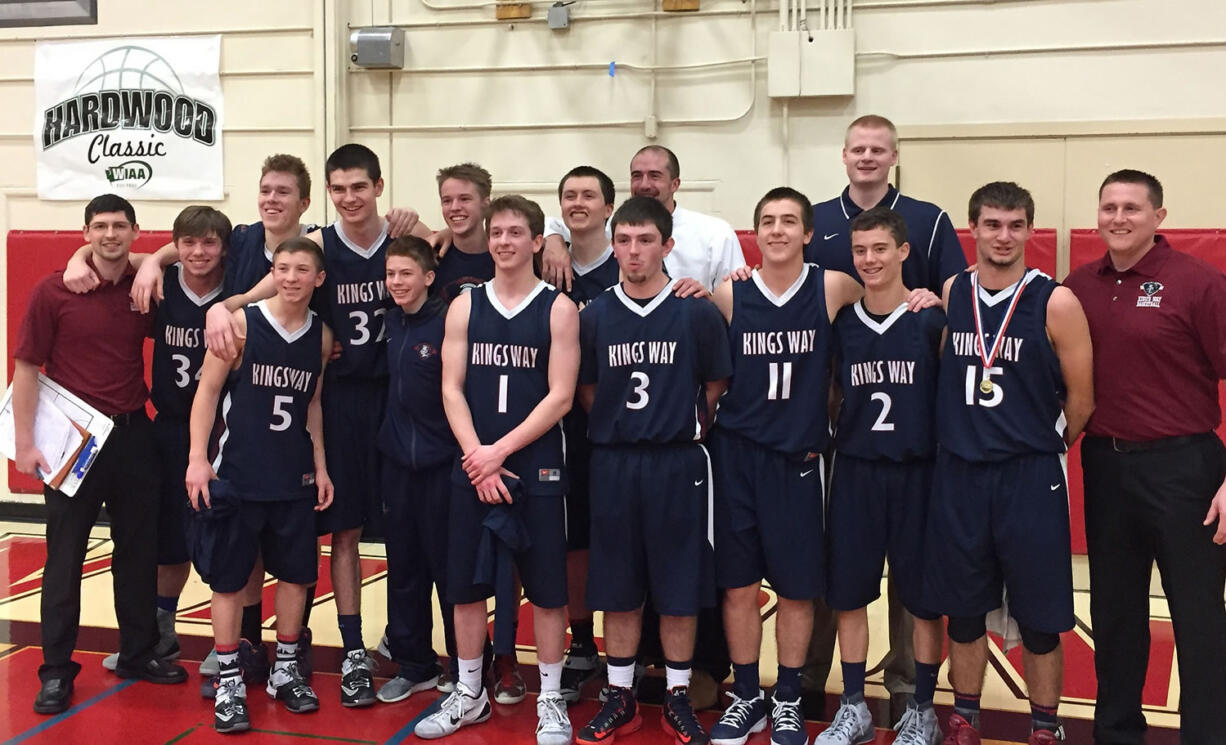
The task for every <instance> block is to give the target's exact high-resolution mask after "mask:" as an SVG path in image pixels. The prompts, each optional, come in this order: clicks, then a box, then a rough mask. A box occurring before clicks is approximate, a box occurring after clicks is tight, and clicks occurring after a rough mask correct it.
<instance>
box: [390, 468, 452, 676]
mask: <svg viewBox="0 0 1226 745" xmlns="http://www.w3.org/2000/svg"><path fill="white" fill-rule="evenodd" d="M451 469H452V464H451V462H450V461H448V462H446V463H443V464H442V465H439V466H435V467H434V468H425V469H417V470H414V469H411V468H408V467H406V466H403V465H401V464H399V463H397V462H396V461H395V460H393V459H392V458H384V459H383V501H384V516H383V517H384V519H383V531H382V532H383V534H384V536H385V538H384V546H385V549H386V551H387V642H388V648H389V649H390V651H391V653H392V660H393V661H395V662H396V663H398V664H399V665H400V673H401V674H402V675H404V676H405V677H408V678H412V679H414V680H419V679H421V678H422V677H424V675H425V674H426V673H427V672H428V671H429V669H430V668H431V667H432V666H433V665H434V664H435V663H436V662H437V661H438V656H437V655H436V654H435V652H434V641H433V630H434V610H433V604H432V603H431V600H430V598H431V594H432V592H433V588H434V587H435V586H437V587H438V596H439V603H440V604H441V606H442V608H441V609H442V614H443V634H444V637H445V639H446V644H447V654H448V655H449V656H451V657H452V658H454V657H455V625H454V619H453V618H452V606H451V604H450V603H448V602H447V601H446V600H445V599H444V598H446V596H447V594H446V592H445V588H444V582H445V581H446V577H447V570H446V567H447V536H448V530H447V510H448V503H449V500H450V498H451V481H450V476H451Z"/></svg>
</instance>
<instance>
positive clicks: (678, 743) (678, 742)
mask: <svg viewBox="0 0 1226 745" xmlns="http://www.w3.org/2000/svg"><path fill="white" fill-rule="evenodd" d="M660 727H661V728H662V729H663V730H664V733H665V734H668V733H670V732H671V733H672V736H673V743H674V745H692V743H693V742H694V740H693V738H691V739H689V740H682V739H681V737H680V736H679V735H678V734H677V730H675V729H673V727H672V725H671V724H669V723H668V717H666V716H661V717H660ZM745 739H749V738H745ZM869 742H872V740H869Z"/></svg>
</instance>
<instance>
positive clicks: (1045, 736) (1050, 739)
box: [1029, 724, 1064, 745]
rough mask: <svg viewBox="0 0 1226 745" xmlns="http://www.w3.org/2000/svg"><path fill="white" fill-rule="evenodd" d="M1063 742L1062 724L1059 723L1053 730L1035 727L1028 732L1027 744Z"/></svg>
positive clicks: (1043, 744) (1045, 744) (1047, 744)
mask: <svg viewBox="0 0 1226 745" xmlns="http://www.w3.org/2000/svg"><path fill="white" fill-rule="evenodd" d="M1061 742H1064V725H1062V724H1061V725H1059V726H1057V727H1056V729H1054V730H1050V729H1036V730H1035V731H1034V732H1031V733H1030V740H1029V745H1056V744H1057V743H1061Z"/></svg>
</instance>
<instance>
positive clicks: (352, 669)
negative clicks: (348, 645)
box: [341, 649, 375, 707]
mask: <svg viewBox="0 0 1226 745" xmlns="http://www.w3.org/2000/svg"><path fill="white" fill-rule="evenodd" d="M374 666H375V661H374V660H373V659H371V657H370V655H368V654H366V650H365V649H351V650H349V651H348V652H346V653H345V659H344V660H342V661H341V706H348V707H355V706H370V705H371V704H373V703H374V702H375V675H374V672H373V670H374Z"/></svg>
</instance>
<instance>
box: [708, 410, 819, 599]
mask: <svg viewBox="0 0 1226 745" xmlns="http://www.w3.org/2000/svg"><path fill="white" fill-rule="evenodd" d="M709 446H710V448H711V465H712V468H713V470H714V474H715V501H714V511H715V583H716V585H718V586H719V587H720V588H734V587H745V586H746V585H752V584H754V583H756V582H759V581H761V580H763V579H765V580H766V581H767V582H769V583H770V586H771V588H773V589H774V590H775V592H777V593H778V594H779V595H780V596H781V597H784V598H788V599H789V600H812V599H814V598H818V597H821V596H822V594H823V592H824V591H825V584H826V550H825V541H824V537H823V533H822V479H823V478H824V477H825V474H824V473H823V469H822V459H821V457H820V456H816V455H815V456H813V457H812V458H808V459H806V458H803V457H793V456H788V455H786V454H784V453H781V452H779V451H777V450H772V449H770V448H767V447H763V446H762V445H759V444H758V443H756V442H753V441H752V440H749V439H747V438H745V437H742V436H741V435H739V434H736V433H734V432H729V431H728V430H725V429H721V428H719V427H716V428H715V430H714V432H713V433H712V434H711V438H710V444H709Z"/></svg>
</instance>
